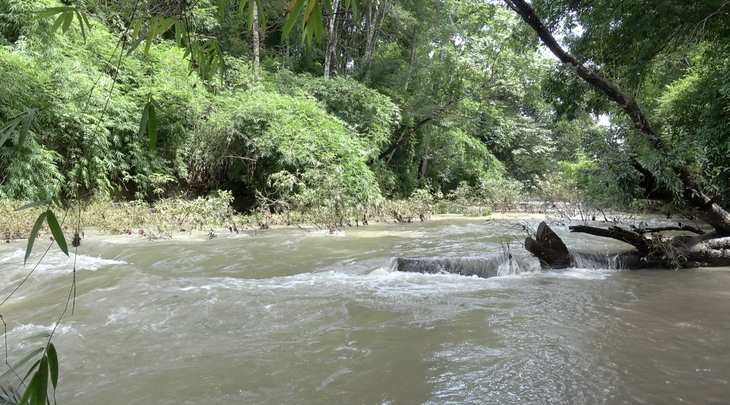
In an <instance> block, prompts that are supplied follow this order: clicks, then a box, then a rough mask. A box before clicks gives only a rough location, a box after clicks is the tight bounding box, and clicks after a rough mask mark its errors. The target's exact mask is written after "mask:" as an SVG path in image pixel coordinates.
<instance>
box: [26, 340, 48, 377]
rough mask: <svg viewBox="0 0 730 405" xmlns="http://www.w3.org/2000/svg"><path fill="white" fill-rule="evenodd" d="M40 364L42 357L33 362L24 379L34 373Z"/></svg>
mask: <svg viewBox="0 0 730 405" xmlns="http://www.w3.org/2000/svg"><path fill="white" fill-rule="evenodd" d="M41 349H43V348H42V347H41ZM39 364H41V359H38V360H36V361H35V363H33V365H32V366H30V368H29V369H28V372H27V373H25V377H23V380H22V381H25V380H27V379H28V376H29V375H31V374H33V371H35V369H36V368H37V367H38V365H39Z"/></svg>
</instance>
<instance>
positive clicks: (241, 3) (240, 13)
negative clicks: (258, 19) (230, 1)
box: [238, 0, 248, 18]
mask: <svg viewBox="0 0 730 405" xmlns="http://www.w3.org/2000/svg"><path fill="white" fill-rule="evenodd" d="M247 4H248V0H240V1H239V2H238V18H243V9H244V8H246V5H247Z"/></svg>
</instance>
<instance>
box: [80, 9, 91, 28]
mask: <svg viewBox="0 0 730 405" xmlns="http://www.w3.org/2000/svg"><path fill="white" fill-rule="evenodd" d="M81 17H82V18H83V19H84V23H85V24H86V28H88V29H89V30H91V24H89V19H88V18H87V17H86V13H81Z"/></svg>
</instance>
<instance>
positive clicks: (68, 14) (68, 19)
mask: <svg viewBox="0 0 730 405" xmlns="http://www.w3.org/2000/svg"><path fill="white" fill-rule="evenodd" d="M64 14H65V15H66V17H65V19H64V20H63V26H61V31H62V32H63V33H66V31H68V29H69V28H71V23H72V22H74V13H73V12H70V11H67V12H66V13H64Z"/></svg>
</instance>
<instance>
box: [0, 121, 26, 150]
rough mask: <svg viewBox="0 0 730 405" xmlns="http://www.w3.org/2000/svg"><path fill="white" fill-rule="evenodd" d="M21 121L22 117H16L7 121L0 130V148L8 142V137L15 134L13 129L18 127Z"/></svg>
mask: <svg viewBox="0 0 730 405" xmlns="http://www.w3.org/2000/svg"><path fill="white" fill-rule="evenodd" d="M22 120H23V117H17V118H14V119H12V120H11V121H8V123H7V124H5V125H4V126H3V127H2V128H0V146H3V144H4V143H5V141H7V140H8V138H9V137H10V135H12V134H13V132H15V128H17V127H18V124H20V122H21V121H22Z"/></svg>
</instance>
